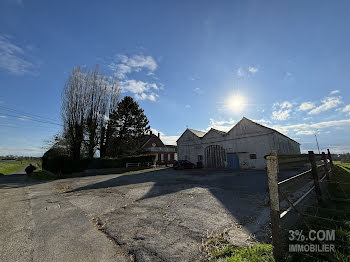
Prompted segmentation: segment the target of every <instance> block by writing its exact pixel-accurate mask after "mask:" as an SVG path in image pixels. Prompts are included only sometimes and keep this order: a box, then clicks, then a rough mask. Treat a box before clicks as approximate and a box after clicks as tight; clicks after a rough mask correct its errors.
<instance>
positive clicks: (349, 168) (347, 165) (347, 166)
mask: <svg viewBox="0 0 350 262" xmlns="http://www.w3.org/2000/svg"><path fill="white" fill-rule="evenodd" d="M334 163H335V164H337V165H338V166H340V167H342V168H343V169H345V170H346V171H348V172H350V163H341V162H340V161H335V162H334Z"/></svg>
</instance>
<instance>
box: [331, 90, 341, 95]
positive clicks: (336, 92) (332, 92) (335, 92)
mask: <svg viewBox="0 0 350 262" xmlns="http://www.w3.org/2000/svg"><path fill="white" fill-rule="evenodd" d="M338 93H340V91H339V90H333V91H331V95H335V94H338Z"/></svg>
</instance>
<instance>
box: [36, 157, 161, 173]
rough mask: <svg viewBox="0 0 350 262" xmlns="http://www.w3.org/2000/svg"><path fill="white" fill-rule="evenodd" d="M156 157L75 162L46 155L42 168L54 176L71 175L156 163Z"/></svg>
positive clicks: (66, 158) (86, 159)
mask: <svg viewBox="0 0 350 262" xmlns="http://www.w3.org/2000/svg"><path fill="white" fill-rule="evenodd" d="M155 157H156V155H138V156H128V157H123V158H96V159H90V158H85V159H81V160H73V159H71V158H70V157H69V156H66V155H46V153H45V154H44V156H43V163H42V167H43V169H45V170H48V171H50V172H52V173H54V174H57V173H59V172H61V173H63V174H69V173H73V172H82V171H84V170H86V169H102V168H119V167H125V164H126V163H147V162H152V163H153V162H154V161H155Z"/></svg>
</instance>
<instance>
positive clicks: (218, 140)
mask: <svg viewBox="0 0 350 262" xmlns="http://www.w3.org/2000/svg"><path fill="white" fill-rule="evenodd" d="M177 145H178V147H177V149H178V159H179V160H183V159H187V160H189V161H191V162H192V163H197V161H198V155H202V158H203V163H204V164H205V162H204V160H205V148H206V147H207V146H209V145H220V146H222V147H223V148H224V149H225V151H226V153H237V154H238V157H239V164H240V167H241V168H256V169H264V168H265V167H266V162H265V159H264V156H265V155H267V154H269V153H270V152H271V150H278V152H279V153H280V154H300V145H299V144H298V143H297V142H294V141H292V140H291V139H289V138H287V137H285V136H283V135H281V134H279V133H278V132H276V131H274V130H272V129H268V128H264V127H262V126H260V125H257V124H255V123H253V122H251V121H249V120H245V119H243V120H242V121H240V122H239V124H237V125H236V126H235V127H234V128H233V129H232V130H231V131H229V132H228V133H227V134H221V133H220V132H217V131H215V130H210V131H209V132H208V133H207V134H206V135H205V136H203V137H202V138H199V137H197V136H196V135H194V134H193V133H192V132H190V131H186V132H185V133H184V134H183V135H182V137H181V138H180V139H179V140H178V141H177ZM250 154H256V157H257V159H251V158H250Z"/></svg>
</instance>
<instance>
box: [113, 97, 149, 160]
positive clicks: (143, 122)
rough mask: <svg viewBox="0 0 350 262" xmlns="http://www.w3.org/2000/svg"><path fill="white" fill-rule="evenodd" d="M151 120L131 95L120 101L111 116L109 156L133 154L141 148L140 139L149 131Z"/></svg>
mask: <svg viewBox="0 0 350 262" xmlns="http://www.w3.org/2000/svg"><path fill="white" fill-rule="evenodd" d="M148 124H149V121H148V119H147V117H146V115H145V114H144V110H143V109H142V108H140V107H139V104H138V103H137V102H136V101H134V99H133V98H132V97H130V96H126V97H124V98H123V100H121V101H120V102H119V103H118V107H117V110H116V111H113V112H112V113H111V114H110V116H109V121H108V129H109V132H110V134H111V138H110V140H109V143H108V145H107V156H109V157H121V156H126V155H131V154H134V153H136V152H137V150H138V149H139V148H140V146H141V145H140V140H141V138H142V136H143V135H145V134H146V133H147V132H149V130H150V127H149V125H148Z"/></svg>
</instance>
